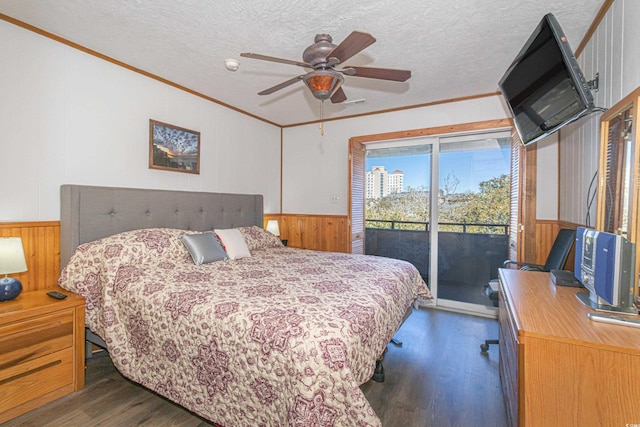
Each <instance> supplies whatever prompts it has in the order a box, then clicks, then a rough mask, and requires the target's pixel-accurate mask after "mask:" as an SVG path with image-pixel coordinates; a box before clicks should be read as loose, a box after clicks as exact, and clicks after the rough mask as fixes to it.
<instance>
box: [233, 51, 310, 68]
mask: <svg viewBox="0 0 640 427" xmlns="http://www.w3.org/2000/svg"><path fill="white" fill-rule="evenodd" d="M240 56H242V57H245V58H252V59H260V60H262V61H271V62H280V63H282V64H289V65H297V66H298V67H304V68H312V67H311V64H307V63H306V62H300V61H292V60H290V59H282V58H276V57H274V56H267V55H260V54H259V53H251V52H243V53H241V54H240Z"/></svg>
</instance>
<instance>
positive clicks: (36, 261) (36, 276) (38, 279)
mask: <svg viewBox="0 0 640 427" xmlns="http://www.w3.org/2000/svg"><path fill="white" fill-rule="evenodd" d="M0 237H20V238H22V246H23V247H24V256H25V258H26V260H27V271H25V272H24V273H18V274H12V275H11V276H12V277H15V278H17V279H18V280H20V281H21V282H22V290H23V292H25V291H34V290H38V289H46V288H51V287H53V286H55V284H56V283H57V281H58V277H59V276H60V222H59V221H44V222H43V221H40V222H5V223H0Z"/></svg>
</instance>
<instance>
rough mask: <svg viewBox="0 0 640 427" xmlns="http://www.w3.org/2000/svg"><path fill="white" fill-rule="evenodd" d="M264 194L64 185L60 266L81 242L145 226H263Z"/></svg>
mask: <svg viewBox="0 0 640 427" xmlns="http://www.w3.org/2000/svg"><path fill="white" fill-rule="evenodd" d="M263 218H264V217H263V200H262V195H259V194H227V193H200V192H190V191H171V190H145V189H139V188H117V187H94V186H84V185H63V186H61V187H60V265H61V268H64V266H66V265H67V262H69V259H70V258H71V255H72V254H73V251H74V250H75V249H76V247H77V246H78V245H80V244H82V243H86V242H90V241H92V240H96V239H101V238H103V237H107V236H111V235H113V234H117V233H121V232H123V231H129V230H137V229H141V228H155V227H165V228H177V229H182V230H196V231H206V230H212V229H214V228H234V227H246V226H251V225H257V226H259V227H262V226H263V221H264V220H263Z"/></svg>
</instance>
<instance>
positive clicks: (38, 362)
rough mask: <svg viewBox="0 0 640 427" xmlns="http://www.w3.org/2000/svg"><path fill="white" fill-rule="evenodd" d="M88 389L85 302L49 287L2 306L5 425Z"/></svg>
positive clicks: (0, 378)
mask: <svg viewBox="0 0 640 427" xmlns="http://www.w3.org/2000/svg"><path fill="white" fill-rule="evenodd" d="M51 290H55V291H58V292H64V293H66V295H67V298H65V299H63V300H58V299H53V298H51V297H49V296H48V295H47V292H48V291H51ZM83 386H84V298H82V297H81V296H79V295H75V294H72V293H70V292H66V291H64V290H63V289H61V288H49V289H41V290H37V291H31V292H23V293H21V294H20V295H18V297H17V298H16V299H14V300H11V301H5V302H2V303H0V424H2V423H3V422H5V421H7V420H10V419H12V418H15V417H17V416H18V415H21V414H24V413H25V412H27V411H30V410H32V409H35V408H37V407H39V406H42V405H44V404H45V403H48V402H51V401H52V400H55V399H57V398H59V397H62V396H64V395H66V394H69V393H72V392H74V391H77V390H80V389H82V387H83Z"/></svg>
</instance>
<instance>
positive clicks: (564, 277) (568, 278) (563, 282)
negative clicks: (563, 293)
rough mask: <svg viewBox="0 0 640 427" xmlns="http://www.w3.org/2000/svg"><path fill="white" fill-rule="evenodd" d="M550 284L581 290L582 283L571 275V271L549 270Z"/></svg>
mask: <svg viewBox="0 0 640 427" xmlns="http://www.w3.org/2000/svg"><path fill="white" fill-rule="evenodd" d="M550 274H551V282H553V284H554V285H556V286H571V287H574V288H582V287H583V286H582V283H580V281H579V280H578V279H576V278H575V276H574V275H573V271H568V270H551V273H550Z"/></svg>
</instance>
